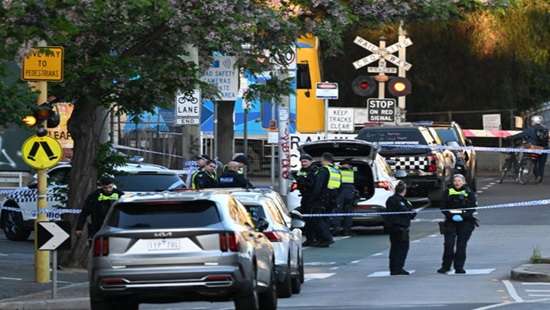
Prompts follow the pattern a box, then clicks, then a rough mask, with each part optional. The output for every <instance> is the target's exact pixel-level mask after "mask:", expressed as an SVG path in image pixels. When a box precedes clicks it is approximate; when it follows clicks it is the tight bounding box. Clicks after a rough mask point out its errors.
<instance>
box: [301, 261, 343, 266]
mask: <svg viewBox="0 0 550 310" xmlns="http://www.w3.org/2000/svg"><path fill="white" fill-rule="evenodd" d="M332 265H336V262H308V263H304V266H332Z"/></svg>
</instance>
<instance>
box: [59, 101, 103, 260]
mask: <svg viewBox="0 0 550 310" xmlns="http://www.w3.org/2000/svg"><path fill="white" fill-rule="evenodd" d="M101 110H102V109H100V108H99V106H98V104H97V102H95V101H94V100H81V101H80V102H78V103H77V104H75V108H74V111H73V113H72V116H71V119H70V120H69V132H70V133H71V136H72V138H73V140H74V148H73V152H74V155H73V158H72V161H71V165H72V169H71V179H70V183H69V184H70V187H69V197H68V207H69V208H71V209H82V207H83V205H84V201H85V200H86V197H87V196H88V194H90V193H91V192H92V191H93V190H95V189H96V181H97V168H96V167H95V165H94V163H95V160H96V155H97V152H98V149H99V146H100V144H101V139H100V138H101V135H102V127H103V119H102V117H101V116H102V115H103V114H104V113H103V112H102V111H101ZM77 218H78V215H70V216H68V219H69V220H70V221H71V223H72V224H73V225H72V236H75V234H74V231H75V228H76V219H77ZM87 238H88V236H87V234H86V229H84V233H83V234H82V236H81V237H80V238H77V237H74V238H73V240H72V244H71V250H70V251H67V252H65V253H63V255H62V257H61V263H62V264H63V265H64V266H71V267H79V266H86V263H87V250H88V247H87V242H86V241H87Z"/></svg>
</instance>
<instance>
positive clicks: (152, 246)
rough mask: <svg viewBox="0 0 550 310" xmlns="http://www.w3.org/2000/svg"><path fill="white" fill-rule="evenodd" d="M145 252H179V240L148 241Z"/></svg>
mask: <svg viewBox="0 0 550 310" xmlns="http://www.w3.org/2000/svg"><path fill="white" fill-rule="evenodd" d="M147 250H148V251H149V252H157V251H180V250H181V240H180V239H154V240H149V242H148V244H147Z"/></svg>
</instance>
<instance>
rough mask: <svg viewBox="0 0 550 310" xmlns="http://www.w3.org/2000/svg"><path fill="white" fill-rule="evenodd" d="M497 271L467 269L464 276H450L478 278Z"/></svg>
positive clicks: (492, 269)
mask: <svg viewBox="0 0 550 310" xmlns="http://www.w3.org/2000/svg"><path fill="white" fill-rule="evenodd" d="M493 271H495V268H486V269H466V273H464V274H460V273H459V274H456V273H449V275H453V276H455V275H456V276H477V275H481V274H490V273H491V272H493Z"/></svg>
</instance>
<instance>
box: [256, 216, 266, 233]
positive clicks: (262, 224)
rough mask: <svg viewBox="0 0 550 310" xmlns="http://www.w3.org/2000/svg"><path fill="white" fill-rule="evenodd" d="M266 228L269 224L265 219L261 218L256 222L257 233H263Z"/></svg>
mask: <svg viewBox="0 0 550 310" xmlns="http://www.w3.org/2000/svg"><path fill="white" fill-rule="evenodd" d="M268 227H269V223H268V222H267V220H266V219H265V218H263V217H261V218H259V219H257V220H256V229H257V230H258V231H259V232H263V231H265V230H266V229H267V228H268Z"/></svg>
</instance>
